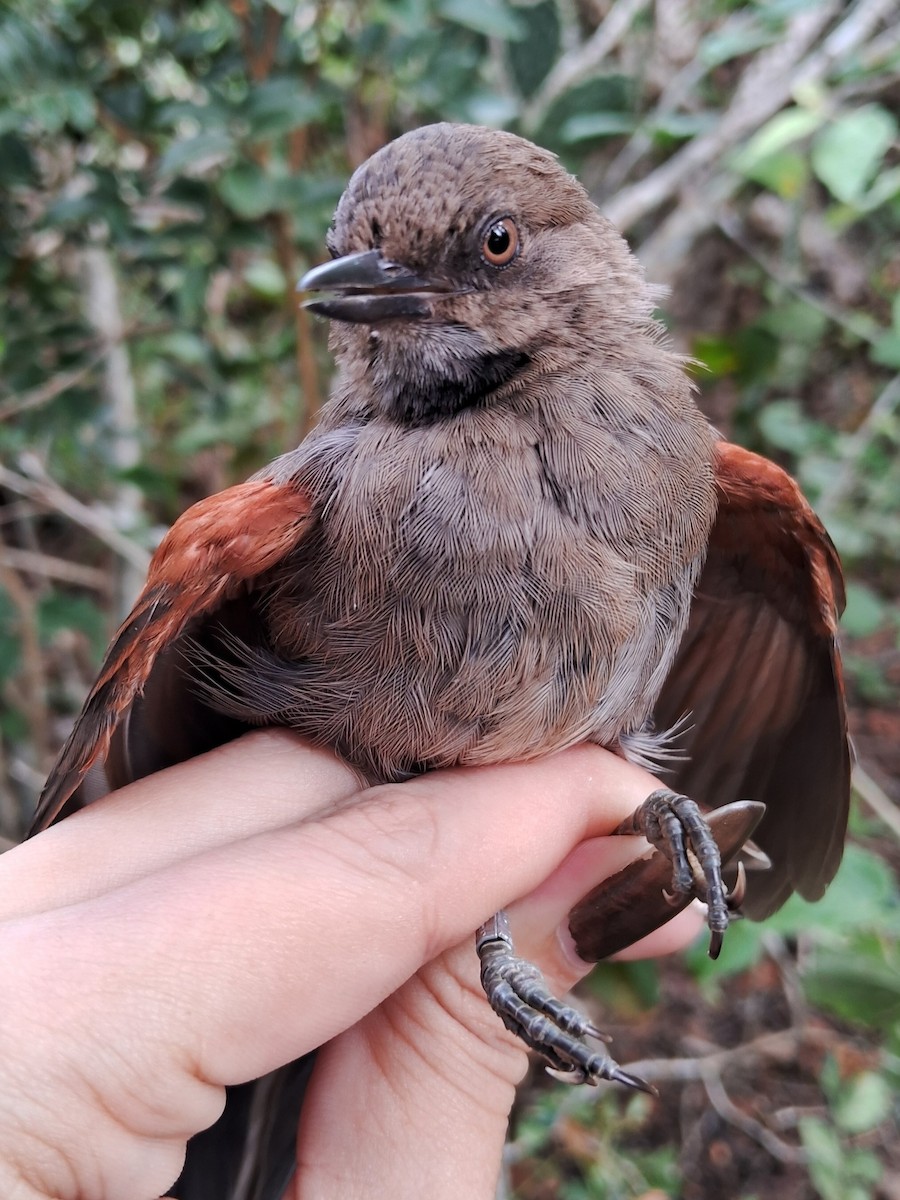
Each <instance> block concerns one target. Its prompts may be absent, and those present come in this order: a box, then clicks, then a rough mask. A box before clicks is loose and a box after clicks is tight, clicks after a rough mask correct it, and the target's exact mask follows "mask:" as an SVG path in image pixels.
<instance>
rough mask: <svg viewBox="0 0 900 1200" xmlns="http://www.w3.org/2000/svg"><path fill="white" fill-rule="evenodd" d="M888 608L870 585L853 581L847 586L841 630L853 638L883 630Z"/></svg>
mask: <svg viewBox="0 0 900 1200" xmlns="http://www.w3.org/2000/svg"><path fill="white" fill-rule="evenodd" d="M887 613H888V608H887V605H886V604H885V602H884V601H883V600H882V599H881V597H880V596H879V595H878V594H877V593H876V592H874V591H873V590H872V588H870V587H869V586H868V584H865V583H860V582H857V581H856V580H851V581H850V582H849V583H848V584H847V607H846V609H845V610H844V615H843V616H842V617H841V628H842V629H843V630H844V631H845V632H846V633H849V634H850V636H851V637H868V636H869V635H870V634H872V633H877V631H878V630H879V629H881V627H882V625H883V624H884V622H885V619H886V617H887Z"/></svg>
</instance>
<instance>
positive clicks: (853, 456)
mask: <svg viewBox="0 0 900 1200" xmlns="http://www.w3.org/2000/svg"><path fill="white" fill-rule="evenodd" d="M898 403H900V374H898V375H895V376H894V377H893V379H892V380H891V381H890V382H889V383H888V384H887V385H886V386H885V387H884V388H883V389H882V391H881V392H880V393H879V395H878V396H877V397H876V399H875V402H874V403H873V404H872V406H871V408H870V409H869V411H868V412H867V413H866V415H865V417H864V418H863V420H862V421H861V422H860V423H859V425H858V426H857V427H856V429H855V430H854V431H853V433H852V434H851V436H850V437H849V438H848V439H847V441H846V442H845V443H844V448H843V450H842V453H841V462H840V466H839V467H838V469H837V471H836V472H835V473H834V475H833V476H832V478H831V482H830V483H829V484H828V485H827V487H825V488H823V489H822V492H821V494H820V495H819V499H818V502H817V504H816V509H817V510H818V512H819V514H820V516H821V517H822V518H823V519H824V518H826V517H827V516H828V515H829V514H831V513H833V512H834V510H835V509H836V508H837V507H838V506H839V505H840V503H841V502H842V501H843V500H844V499H845V498H846V496H847V493H848V492H849V491H850V490H851V488H852V487H853V484H854V481H855V479H856V475H857V472H858V470H859V464H860V460H861V458H862V455H863V454H864V453H865V450H866V447H867V446H868V444H869V442H870V441H871V440H872V438H874V437H876V436H877V434H878V431H879V429H880V428H881V425H882V423H883V422H884V421H886V420H887V419H888V417H890V416H891V414H892V413H893V411H894V409H895V408H896V407H897V405H898Z"/></svg>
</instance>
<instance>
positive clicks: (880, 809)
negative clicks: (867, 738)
mask: <svg viewBox="0 0 900 1200" xmlns="http://www.w3.org/2000/svg"><path fill="white" fill-rule="evenodd" d="M853 790H854V791H855V792H856V793H857V795H858V796H859V798H860V799H861V800H862V802H863V803H864V804H865V805H866V807H867V808H870V809H871V810H872V812H873V813H874V814H875V816H876V817H877V818H878V820H879V821H882V822H883V823H884V824H885V825H887V827H888V829H890V831H891V833H893V834H894V836H895V837H898V838H900V809H898V807H897V805H896V804H895V803H894V802H893V800H892V799H891V798H890V796H889V795H888V794H887V792H885V791H884V789H883V788H881V787H879V785H878V784H877V783H876V782H875V780H874V779H873V778H872V776H871V775H869V774H868V772H866V771H864V770H863V768H862V767H861V766H860V765H859V763H857V764H856V766H855V767H854V768H853Z"/></svg>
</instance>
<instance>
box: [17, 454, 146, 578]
mask: <svg viewBox="0 0 900 1200" xmlns="http://www.w3.org/2000/svg"><path fill="white" fill-rule="evenodd" d="M26 464H27V469H28V470H29V475H20V474H19V473H18V472H17V471H12V470H10V468H9V467H5V466H3V464H2V463H0V487H5V488H9V490H10V491H11V492H15V493H16V495H17V496H25V497H27V498H28V499H29V500H33V501H35V502H36V503H37V504H40V505H41V506H42V507H43V508H46V509H50V511H51V512H58V513H60V514H61V515H62V516H64V517H68V518H69V520H70V521H74V522H75V524H76V525H79V526H80V527H81V528H82V529H86V530H88V532H89V533H92V534H93V535H94V537H96V538H98V539H99V540H100V541H101V542H103V543H104V545H106V546H109V548H110V549H111V550H114V551H115V553H116V554H118V555H119V557H120V558H123V559H125V561H126V562H128V563H130V564H131V565H132V566H133V567H135V568H136V569H137V570H138V571H140V572H141V574H142V575H143V574H146V571H147V567H148V565H149V563H150V555H149V554H148V553H147V551H146V550H145V549H144V548H143V546H140V545H138V543H137V542H134V541H132V540H131V539H130V538H128V537H126V536H125V535H124V534H122V533H120V532H119V530H118V529H116V528H115V526H114V525H113V524H112V523H111V521H110V520H109V517H108V516H106V515H105V513H103V512H102V511H101V510H100V509H97V508H89V507H88V505H86V504H82V502H81V501H80V500H76V498H75V497H74V496H72V495H70V494H69V493H68V492H67V491H66V490H65V489H64V488H62V487H60V485H59V484H58V483H57V482H56V481H55V480H53V479H51V478H50V477H49V476H48V475H47V474H46V472H44V471H43V470H42V468H41V467H40V465H39V463H38V461H37V459H36V458H34V456H33V455H29V456H28V457H27V459H26ZM35 476H36V477H35Z"/></svg>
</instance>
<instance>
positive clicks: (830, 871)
mask: <svg viewBox="0 0 900 1200" xmlns="http://www.w3.org/2000/svg"><path fill="white" fill-rule="evenodd" d="M717 453H718V457H717V462H716V482H717V487H718V494H719V495H718V499H719V508H718V515H717V518H716V523H715V526H714V528H713V532H712V538H711V541H710V546H709V555H708V558H707V561H706V566H705V568H704V571H703V574H702V576H701V579H700V583H699V585H698V588H697V594H696V597H695V600H694V603H693V606H692V609H691V619H690V624H689V627H688V631H687V634H686V635H685V638H684V640H683V642H682V644H681V647H680V649H679V653H678V657H677V659H676V662H675V665H674V667H673V669H672V672H671V674H670V676H669V678H668V679H667V681H666V685H665V687H664V688H663V692H662V695H661V696H660V699H659V703H658V705H657V708H656V712H655V721H656V724H657V728H661V729H663V728H667V727H669V726H671V725H672V724H674V723H675V721H677V720H678V718H679V717H681V716H682V715H683V714H685V713H687V714H690V725H691V727H690V730H689V731H688V733H687V735H686V739H685V740H686V743H687V745H686V748H687V752H688V754H689V755H690V758H689V760H688V761H687V762H685V763H683V764H679V765H677V766H676V767H675V768H674V778H673V779H672V780H671V782H672V785H673V786H674V787H675V788H676V789H677V790H679V791H683V792H685V793H686V794H687V795H689V796H692V797H693V798H694V799H696V800H697V801H699V802H700V803H703V804H706V805H708V806H709V807H718V806H719V805H722V804H727V803H729V802H730V801H732V800H738V799H752V800H763V801H764V802H765V803H766V805H767V806H768V810H767V813H766V817H765V819H764V821H763V823H762V824H761V825H760V827H759V829H758V831H757V833H756V835H755V840H756V841H757V842H758V843H759V845H760V846H761V847H762V848H763V850H765V851H766V853H767V854H768V855H769V856H770V857H771V859H772V861H773V868H772V870H771V871H768V872H765V873H762V874H755V873H754V874H752V875H751V877H750V880H749V889H748V898H747V901H746V903H745V905H744V910H745V911H746V912H747V913H748V914H749V915H750V916H753V917H763V916H765V915H767V914H768V913H770V912H774V910H775V909H776V908H778V907H779V906H780V905H781V904H783V903H784V901H785V900H786V899H787V897H788V896H789V895H790V894H791V892H792V891H799V892H800V893H801V895H803V896H805V897H807V898H808V899H817V898H818V897H819V896H821V894H822V892H823V891H824V890H825V887H826V886H827V885H828V883H829V881H830V880H831V878H832V877H833V875H834V873H835V871H836V870H837V867H838V864H839V862H840V859H841V851H842V847H843V843H844V834H845V831H846V824H847V808H848V803H849V795H850V746H849V742H848V737H847V718H846V711H845V707H844V689H843V683H842V678H841V664H840V658H839V656H838V651H837V646H836V642H835V636H836V632H837V619H838V616H839V614H840V612H841V611H842V610H843V607H844V586H843V579H842V576H841V568H840V562H839V560H838V557H837V553H836V551H835V549H834V546H833V545H832V544H831V541H830V539H829V537H828V534H827V533H826V532H825V530H824V528H823V527H822V525H821V523H820V522H819V520H818V518H817V517H816V515H815V513H814V512H813V511H812V509H811V508H810V507H809V505H808V504H807V503H806V501H805V499H804V498H803V496H802V494H801V492H800V489H799V488H798V486H797V484H796V483H795V482H794V480H793V479H791V478H790V476H789V475H787V474H785V472H784V471H782V470H781V468H780V467H777V466H775V464H774V463H771V462H769V461H768V460H767V459H764V458H760V457H759V456H758V455H756V454H752V453H750V451H748V450H743V449H741V448H740V447H738V446H732V445H730V444H728V443H724V442H723V443H721V444H720V445H719V448H718V452H717Z"/></svg>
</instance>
